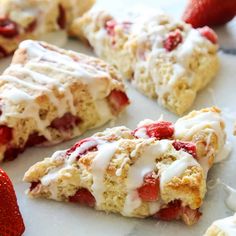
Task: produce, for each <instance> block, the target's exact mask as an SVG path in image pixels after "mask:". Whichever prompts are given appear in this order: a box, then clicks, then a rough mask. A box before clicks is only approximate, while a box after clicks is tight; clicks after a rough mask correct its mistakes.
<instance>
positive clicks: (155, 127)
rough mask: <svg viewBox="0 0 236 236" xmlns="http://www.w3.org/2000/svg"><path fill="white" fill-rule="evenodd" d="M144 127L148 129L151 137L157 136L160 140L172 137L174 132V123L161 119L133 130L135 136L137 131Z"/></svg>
mask: <svg viewBox="0 0 236 236" xmlns="http://www.w3.org/2000/svg"><path fill="white" fill-rule="evenodd" d="M142 128H145V129H146V134H147V135H148V136H149V137H150V138H156V139H159V140H160V139H168V138H171V137H172V136H173V134H174V125H173V124H172V123H171V122H168V121H159V122H156V123H152V124H150V125H144V126H141V127H138V128H137V129H135V130H134V131H133V135H134V136H135V133H136V132H137V131H138V130H139V129H142ZM137 138H138V137H137Z"/></svg>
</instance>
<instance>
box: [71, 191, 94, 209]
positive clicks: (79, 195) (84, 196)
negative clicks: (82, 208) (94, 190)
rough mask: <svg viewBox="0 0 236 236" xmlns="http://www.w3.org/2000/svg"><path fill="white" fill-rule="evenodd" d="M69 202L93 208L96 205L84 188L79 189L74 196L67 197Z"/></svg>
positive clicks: (92, 197)
mask: <svg viewBox="0 0 236 236" xmlns="http://www.w3.org/2000/svg"><path fill="white" fill-rule="evenodd" d="M69 201H70V202H74V203H80V204H82V205H86V206H89V207H94V206H95V203H96V200H95V198H94V196H93V195H92V194H91V193H90V192H89V190H87V189H85V188H81V189H79V190H78V191H77V192H76V193H75V195H74V196H71V197H69Z"/></svg>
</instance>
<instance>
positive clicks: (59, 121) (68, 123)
mask: <svg viewBox="0 0 236 236" xmlns="http://www.w3.org/2000/svg"><path fill="white" fill-rule="evenodd" d="M80 122H81V119H80V118H79V117H76V116H74V115H72V114H71V113H70V112H67V113H65V114H64V115H63V116H62V117H60V118H56V119H54V120H53V121H52V123H51V125H50V127H52V128H54V129H58V130H59V131H67V130H70V129H73V128H74V127H75V126H77V125H78V124H79V123H80Z"/></svg>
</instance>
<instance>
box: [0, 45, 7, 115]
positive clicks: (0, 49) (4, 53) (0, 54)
mask: <svg viewBox="0 0 236 236" xmlns="http://www.w3.org/2000/svg"><path fill="white" fill-rule="evenodd" d="M6 56H8V53H7V51H6V50H5V49H4V48H3V47H2V46H0V57H6ZM1 114H2V112H1Z"/></svg>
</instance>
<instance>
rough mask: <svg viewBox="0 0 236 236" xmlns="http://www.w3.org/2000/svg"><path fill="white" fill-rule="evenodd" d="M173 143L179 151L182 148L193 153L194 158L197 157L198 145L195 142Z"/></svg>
mask: <svg viewBox="0 0 236 236" xmlns="http://www.w3.org/2000/svg"><path fill="white" fill-rule="evenodd" d="M172 145H173V146H174V148H175V149H176V150H177V151H179V150H181V149H182V150H183V151H185V152H187V153H189V154H190V155H192V156H193V157H194V158H197V148H196V145H195V144H194V143H191V142H181V141H174V142H173V143H172Z"/></svg>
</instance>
